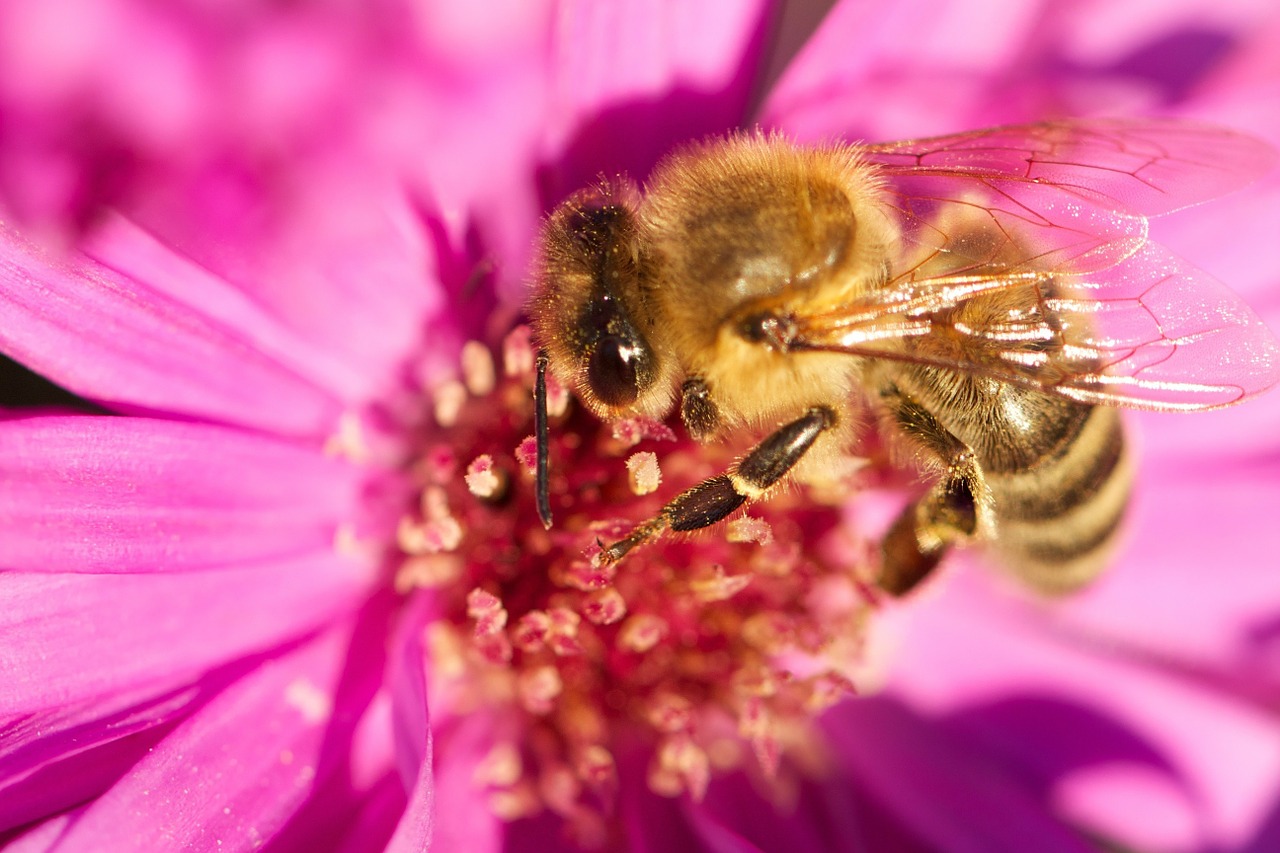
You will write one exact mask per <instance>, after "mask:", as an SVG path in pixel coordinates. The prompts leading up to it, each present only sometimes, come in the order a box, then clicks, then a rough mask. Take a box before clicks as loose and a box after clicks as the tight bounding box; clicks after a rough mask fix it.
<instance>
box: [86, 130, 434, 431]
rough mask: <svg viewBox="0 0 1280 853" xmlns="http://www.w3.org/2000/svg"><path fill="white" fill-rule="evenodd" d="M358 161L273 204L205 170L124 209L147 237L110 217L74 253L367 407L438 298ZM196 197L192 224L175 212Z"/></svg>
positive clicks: (403, 218) (398, 201)
mask: <svg viewBox="0 0 1280 853" xmlns="http://www.w3.org/2000/svg"><path fill="white" fill-rule="evenodd" d="M360 154H363V155H364V156H360ZM360 154H354V153H350V152H340V153H335V154H333V155H331V156H329V157H326V158H324V159H323V160H320V161H317V162H312V163H310V164H309V170H308V175H307V180H306V182H305V183H304V184H303V185H302V186H298V187H290V188H289V189H288V191H287V193H285V194H284V195H285V197H284V198H276V197H272V196H271V195H270V193H269V191H268V190H267V189H266V188H261V187H251V188H248V189H244V188H241V187H239V186H238V181H239V179H238V176H236V175H234V174H224V173H220V172H216V171H215V172H212V173H211V174H208V175H205V176H202V179H201V180H200V181H199V182H198V183H197V184H196V185H195V186H183V187H179V188H175V189H174V190H173V191H172V193H171V194H172V195H174V196H177V197H176V198H173V197H170V194H166V193H164V192H155V193H152V194H150V195H148V196H147V198H146V199H145V204H146V206H145V207H144V206H143V204H142V203H139V204H135V205H132V206H131V207H130V208H129V213H130V215H131V216H133V217H134V218H135V219H136V221H138V222H140V223H142V225H143V226H144V228H145V230H142V229H139V228H137V227H134V226H131V225H130V224H129V223H128V222H125V221H123V220H120V219H118V218H110V219H108V220H107V221H106V222H105V223H104V224H103V225H102V226H100V227H99V228H98V229H96V230H95V231H94V232H93V233H92V234H91V235H89V238H88V239H87V241H84V243H83V245H84V248H85V250H86V251H87V252H88V253H89V254H90V255H91V256H92V257H93V258H95V259H96V260H99V261H101V262H102V263H104V264H105V265H107V266H110V267H111V268H113V269H115V270H117V271H120V272H122V273H124V274H127V275H129V276H131V277H132V278H133V279H135V280H137V281H139V282H143V283H145V284H146V286H147V287H148V288H149V289H150V290H151V291H153V292H155V293H156V294H158V295H160V296H161V297H162V298H165V299H172V300H174V301H176V302H180V303H182V304H187V305H189V306H190V307H191V308H192V309H193V310H196V311H198V312H200V313H201V314H203V315H206V316H208V317H210V318H212V319H215V320H217V321H218V322H220V323H222V324H225V325H226V326H227V327H228V328H231V329H235V330H237V331H238V332H239V333H240V334H242V335H243V336H245V337H246V338H248V339H249V340H250V341H252V343H253V345H254V346H255V347H256V348H258V349H260V350H261V351H262V352H263V353H264V354H266V355H269V356H271V357H272V358H273V359H275V360H277V361H279V362H280V363H281V364H282V365H283V366H285V367H287V368H288V369H289V370H290V371H291V372H294V373H297V374H298V375H299V376H300V377H303V378H305V379H306V380H307V381H308V382H310V383H313V384H315V385H317V386H319V387H321V388H323V389H325V390H327V391H330V392H331V393H333V394H334V395H335V396H336V397H338V398H339V399H340V400H342V401H343V402H345V403H347V404H349V405H351V404H355V403H362V402H366V401H369V400H372V399H377V398H378V397H380V396H382V395H383V394H384V393H385V391H386V388H387V386H388V385H389V384H390V383H391V381H392V380H393V379H396V378H398V377H397V370H398V369H400V368H401V367H402V366H403V364H404V363H405V362H406V361H407V359H408V357H409V355H410V354H411V353H413V352H415V351H417V350H418V349H420V348H421V346H422V344H423V340H424V336H425V334H426V331H427V330H426V328H425V323H426V319H427V317H428V316H430V315H432V314H435V313H438V312H439V311H440V310H441V309H442V308H443V307H444V306H443V301H444V299H445V292H444V290H443V289H442V288H441V285H440V282H439V276H438V272H439V270H438V267H439V264H438V261H437V258H436V257H435V249H434V247H433V246H432V245H431V243H430V242H429V241H428V235H427V233H426V231H425V229H424V227H423V225H422V223H421V222H420V221H419V214H418V212H417V211H416V210H415V208H414V206H413V205H411V204H410V201H409V199H408V198H407V193H406V190H405V187H404V186H403V183H402V181H401V180H400V179H399V178H398V177H396V176H393V175H391V174H388V169H386V168H385V166H384V165H383V164H380V163H378V162H377V161H376V160H372V159H371V158H372V157H373V156H374V155H373V154H370V153H369V152H360ZM421 156H430V153H429V152H423V153H422V154H421ZM200 194H204V195H207V196H208V197H209V198H208V203H207V204H205V205H204V207H203V211H204V212H205V213H206V215H205V216H204V217H203V218H197V219H194V220H192V219H189V218H188V219H183V218H181V217H179V216H176V215H175V214H174V213H173V210H175V209H178V208H181V207H182V206H183V205H186V204H190V202H191V198H192V196H198V195H200ZM228 197H230V199H229V198H228ZM337 199H341V203H335V200H337ZM222 208H229V209H227V210H222ZM150 235H155V236H154V237H152V236H150ZM194 280H198V281H199V282H200V286H199V288H198V289H197V288H195V287H193V284H194Z"/></svg>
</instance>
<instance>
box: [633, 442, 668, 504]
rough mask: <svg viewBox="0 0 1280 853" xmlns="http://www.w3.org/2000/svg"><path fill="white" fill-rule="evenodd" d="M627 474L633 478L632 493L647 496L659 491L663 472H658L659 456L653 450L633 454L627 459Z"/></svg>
mask: <svg viewBox="0 0 1280 853" xmlns="http://www.w3.org/2000/svg"><path fill="white" fill-rule="evenodd" d="M627 474H628V475H629V476H630V478H631V491H633V492H635V493H636V494H637V495H647V494H649V493H651V492H656V491H657V490H658V485H659V484H660V483H661V482H662V472H661V471H660V470H658V454H656V453H654V452H653V451H651V450H646V451H644V452H642V453H633V454H632V455H631V457H630V458H629V459H627Z"/></svg>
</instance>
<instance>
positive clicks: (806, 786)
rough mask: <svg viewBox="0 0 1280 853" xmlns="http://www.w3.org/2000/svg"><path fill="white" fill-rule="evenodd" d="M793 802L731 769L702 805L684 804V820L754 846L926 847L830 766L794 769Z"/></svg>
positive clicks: (898, 851)
mask: <svg viewBox="0 0 1280 853" xmlns="http://www.w3.org/2000/svg"><path fill="white" fill-rule="evenodd" d="M798 785H799V794H798V796H796V798H795V802H794V807H793V804H792V803H790V802H788V803H787V804H785V805H780V806H779V805H774V804H773V803H771V802H770V801H769V800H768V799H767V798H766V797H763V796H762V795H761V791H760V788H759V784H758V782H756V781H755V780H752V779H749V778H748V777H747V776H746V775H745V774H742V773H736V774H733V775H731V776H727V777H724V778H721V779H716V780H712V783H711V787H710V789H709V790H708V792H707V799H706V802H705V805H702V806H698V805H697V804H689V805H688V806H687V807H686V809H687V811H688V812H689V813H690V817H689V819H690V821H691V822H692V823H693V824H694V825H695V826H698V827H701V828H702V832H703V834H704V835H707V836H708V837H710V836H709V826H708V825H709V824H712V823H715V824H718V825H719V826H720V832H721V833H723V832H724V831H725V829H726V828H728V829H731V830H732V831H733V832H734V833H735V834H737V835H739V836H741V839H742V841H741V842H740V843H743V844H752V845H754V846H755V847H756V848H758V849H760V850H784V849H791V850H814V851H817V850H823V851H837V850H847V851H850V853H860V851H869V850H892V851H895V853H924V851H925V850H928V849H929V848H928V847H926V846H925V844H924V842H923V841H922V840H921V839H919V838H918V837H915V836H912V835H910V834H909V833H910V832H911V826H910V825H909V824H904V823H902V822H900V821H899V820H898V819H897V816H896V815H893V814H892V813H890V812H889V811H887V810H886V809H884V808H883V807H882V806H881V805H880V804H879V803H877V802H875V801H872V800H869V798H868V796H867V793H866V792H865V791H864V790H863V788H862V784H861V782H860V780H858V779H857V778H856V777H852V778H851V777H850V776H849V775H848V772H847V768H843V767H839V766H833V767H830V768H824V769H823V770H822V771H819V775H818V776H817V777H816V778H809V777H808V776H806V775H804V771H801V772H800V778H799V780H798Z"/></svg>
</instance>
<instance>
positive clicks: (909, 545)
mask: <svg viewBox="0 0 1280 853" xmlns="http://www.w3.org/2000/svg"><path fill="white" fill-rule="evenodd" d="M881 401H882V403H884V404H885V405H886V406H887V409H888V414H889V416H890V417H891V418H892V420H893V421H894V422H895V423H896V424H897V426H898V427H899V428H900V429H901V430H902V432H904V433H905V434H906V435H908V436H910V437H911V438H912V439H914V440H915V441H916V442H917V443H918V444H920V445H922V446H923V449H924V450H925V452H927V453H929V454H931V455H933V456H935V457H936V458H937V459H938V460H939V461H941V462H942V463H943V464H944V465H945V466H946V470H945V472H944V473H943V476H942V477H941V478H940V479H939V480H938V482H936V483H935V484H934V485H933V487H932V488H930V489H929V491H928V492H926V493H925V494H924V496H923V497H921V498H920V499H919V500H917V501H915V502H914V503H911V504H909V505H908V506H907V507H906V508H905V509H904V510H903V511H902V514H901V515H899V516H898V518H897V520H896V521H895V522H894V523H893V525H892V526H890V528H889V531H888V532H887V533H886V534H885V536H884V539H883V540H882V542H881V546H880V553H881V568H880V577H879V580H878V583H879V586H880V588H881V589H883V590H884V591H885V592H887V593H889V594H890V595H895V596H899V595H905V594H906V593H908V592H910V591H911V590H912V589H914V588H915V587H916V586H917V585H918V584H919V583H920V582H921V581H923V580H924V579H925V578H926V577H928V576H929V574H930V573H931V572H932V571H933V570H934V569H935V568H937V566H938V564H939V563H940V562H941V561H942V558H943V557H945V556H946V554H947V552H948V551H949V550H950V549H951V547H952V546H954V545H961V544H967V543H969V542H972V541H974V540H975V539H978V538H981V537H982V536H984V535H986V533H987V532H988V531H989V530H990V529H991V527H992V526H993V524H994V522H993V521H992V510H991V495H990V490H989V489H988V487H987V484H986V478H985V477H984V476H983V473H982V469H981V467H980V466H979V464H978V460H977V457H976V456H975V455H974V453H973V451H972V450H971V449H970V448H969V447H968V446H967V445H965V444H964V442H962V441H960V439H958V438H956V437H955V436H954V435H952V434H951V433H950V432H949V431H947V429H946V428H945V427H943V426H942V424H940V423H939V422H938V420H937V418H935V417H934V416H933V415H932V414H930V413H929V412H928V411H926V410H925V409H924V408H923V407H921V406H920V405H919V404H917V403H916V402H915V401H913V400H911V399H910V398H908V397H907V396H905V395H904V394H902V393H901V392H900V391H898V390H897V389H896V388H892V387H891V388H889V389H887V390H885V391H883V392H882V393H881Z"/></svg>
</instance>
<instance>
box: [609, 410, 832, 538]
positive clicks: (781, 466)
mask: <svg viewBox="0 0 1280 853" xmlns="http://www.w3.org/2000/svg"><path fill="white" fill-rule="evenodd" d="M835 423H836V414H835V412H834V411H832V410H831V409H829V408H827V407H826V406H815V407H814V408H812V409H809V411H808V412H806V413H805V414H804V415H803V416H802V417H799V418H796V419H795V420H794V421H791V422H790V423H787V424H783V425H782V426H781V427H779V428H778V429H777V430H776V431H774V432H773V433H772V434H770V435H769V436H768V437H767V438H765V439H764V440H763V441H761V442H760V443H759V444H758V445H756V446H755V448H754V449H752V451H751V452H750V453H748V454H747V455H746V456H745V457H743V459H742V461H741V462H739V463H738V465H737V467H736V468H735V469H734V470H733V471H730V472H728V473H725V474H719V475H717V476H715V477H711V478H708V479H706V480H703V481H702V482H701V483H698V484H697V485H696V486H693V487H692V488H689V489H686V490H685V491H684V492H682V493H680V494H679V495H677V496H676V497H675V498H673V499H672V500H671V502H670V503H668V504H667V505H666V506H664V507H663V508H662V510H661V511H660V512H659V513H658V514H657V515H656V516H654V517H653V518H652V519H651V520H649V521H647V522H645V523H644V524H642V525H640V526H639V527H637V528H636V529H635V530H633V531H632V532H631V535H629V536H627V538H625V539H622V540H620V541H618V542H615V543H613V544H612V545H610V546H609V547H608V548H606V549H605V550H604V551H603V552H602V553H601V555H600V560H601V562H603V563H605V564H609V563H615V562H617V561H618V560H620V559H622V557H623V556H624V555H625V554H626V553H627V552H628V551H630V550H631V549H632V548H634V547H636V546H637V545H639V544H641V543H643V542H645V541H647V540H649V539H651V538H653V537H654V536H657V535H658V534H660V533H661V532H663V531H664V530H676V531H688V530H698V529H701V528H703V527H709V526H711V525H712V524H715V523H716V522H718V521H722V520H723V519H724V518H726V517H727V516H728V515H729V514H730V513H732V512H733V511H734V510H736V509H737V508H738V507H740V506H742V505H743V504H745V503H747V502H748V501H754V500H757V499H759V498H760V497H761V496H762V495H763V494H764V493H765V492H766V491H767V490H768V489H769V487H770V486H772V485H773V484H774V483H777V482H778V481H779V480H781V479H782V478H783V477H784V476H786V474H787V472H789V471H790V470H791V469H792V468H794V467H795V465H796V463H797V462H799V461H800V459H801V458H802V457H803V456H804V454H805V453H806V452H807V451H808V450H809V448H810V447H812V446H813V443H814V442H815V441H817V439H818V436H819V435H821V434H822V433H823V432H826V431H827V430H829V429H831V428H832V427H833V426H835Z"/></svg>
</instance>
